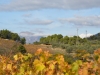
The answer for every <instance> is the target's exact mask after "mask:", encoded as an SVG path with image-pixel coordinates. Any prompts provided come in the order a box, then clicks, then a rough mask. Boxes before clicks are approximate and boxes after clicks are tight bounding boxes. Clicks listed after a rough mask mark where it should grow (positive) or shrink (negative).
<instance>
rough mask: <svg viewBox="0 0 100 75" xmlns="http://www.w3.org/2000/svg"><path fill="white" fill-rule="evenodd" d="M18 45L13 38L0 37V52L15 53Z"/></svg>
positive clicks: (3, 53) (5, 53) (4, 53)
mask: <svg viewBox="0 0 100 75" xmlns="http://www.w3.org/2000/svg"><path fill="white" fill-rule="evenodd" d="M19 45H20V43H18V42H15V41H13V40H8V39H2V38H0V54H2V55H7V54H9V53H15V52H16V51H17V47H18V46H19ZM9 55H10V54H9Z"/></svg>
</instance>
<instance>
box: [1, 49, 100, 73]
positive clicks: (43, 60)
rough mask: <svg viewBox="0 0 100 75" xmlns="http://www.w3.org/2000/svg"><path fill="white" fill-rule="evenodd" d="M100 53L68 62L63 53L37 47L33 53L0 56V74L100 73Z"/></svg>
mask: <svg viewBox="0 0 100 75" xmlns="http://www.w3.org/2000/svg"><path fill="white" fill-rule="evenodd" d="M99 54H100V53H99V52H95V53H94V56H93V59H92V60H88V59H87V61H82V60H76V61H75V62H73V63H72V64H69V63H68V62H66V61H65V60H64V57H63V55H61V54H56V55H53V54H51V53H49V51H42V49H38V50H37V51H36V52H35V53H34V54H30V53H26V54H21V53H18V54H16V55H14V56H13V58H10V57H9V58H8V57H5V56H0V75H100V68H99V67H100V55H99Z"/></svg>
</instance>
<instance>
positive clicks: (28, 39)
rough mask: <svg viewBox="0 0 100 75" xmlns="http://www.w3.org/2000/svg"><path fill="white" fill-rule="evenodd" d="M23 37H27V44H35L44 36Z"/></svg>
mask: <svg viewBox="0 0 100 75" xmlns="http://www.w3.org/2000/svg"><path fill="white" fill-rule="evenodd" d="M21 37H25V39H26V44H29V43H31V44H32V43H34V42H36V41H39V40H40V38H41V37H43V36H21Z"/></svg>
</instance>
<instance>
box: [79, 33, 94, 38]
mask: <svg viewBox="0 0 100 75" xmlns="http://www.w3.org/2000/svg"><path fill="white" fill-rule="evenodd" d="M91 35H93V34H91V33H88V34H87V35H86V34H84V33H83V34H80V35H79V36H80V37H81V38H85V37H89V36H91Z"/></svg>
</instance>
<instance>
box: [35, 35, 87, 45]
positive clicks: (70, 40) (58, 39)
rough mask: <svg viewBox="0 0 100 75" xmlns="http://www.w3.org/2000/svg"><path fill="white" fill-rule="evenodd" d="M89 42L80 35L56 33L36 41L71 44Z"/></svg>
mask: <svg viewBox="0 0 100 75" xmlns="http://www.w3.org/2000/svg"><path fill="white" fill-rule="evenodd" d="M85 42H87V39H86V38H84V39H82V38H80V37H79V36H73V37H68V36H63V35H61V34H54V35H50V36H47V37H41V38H40V41H39V42H35V43H40V44H47V45H49V44H56V43H57V44H70V45H76V44H84V43H85Z"/></svg>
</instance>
